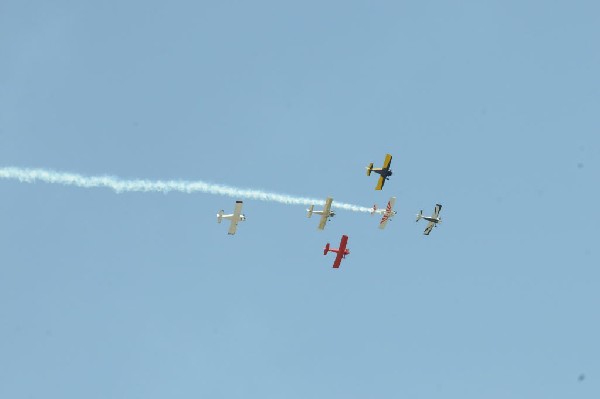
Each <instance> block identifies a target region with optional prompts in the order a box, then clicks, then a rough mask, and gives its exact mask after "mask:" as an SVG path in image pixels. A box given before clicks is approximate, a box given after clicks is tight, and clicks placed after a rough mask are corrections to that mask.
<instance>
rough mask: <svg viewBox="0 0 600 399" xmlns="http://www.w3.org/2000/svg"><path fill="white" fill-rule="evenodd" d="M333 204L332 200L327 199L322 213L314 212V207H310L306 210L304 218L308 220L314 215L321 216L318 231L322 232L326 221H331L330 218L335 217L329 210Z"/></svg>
mask: <svg viewBox="0 0 600 399" xmlns="http://www.w3.org/2000/svg"><path fill="white" fill-rule="evenodd" d="M332 202H333V198H331V197H327V199H326V200H325V207H324V208H323V210H322V211H315V210H314V209H315V206H314V205H311V206H310V208H308V209H307V210H306V211H307V212H308V213H307V214H306V217H307V218H309V217H311V216H312V215H313V213H314V214H317V215H321V220H320V221H319V230H323V229H325V224H326V223H327V221H328V220H331V219H330V218H332V217H334V216H335V212H333V211H332V210H331V203H332Z"/></svg>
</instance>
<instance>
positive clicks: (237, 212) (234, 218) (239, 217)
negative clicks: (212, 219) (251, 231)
mask: <svg viewBox="0 0 600 399" xmlns="http://www.w3.org/2000/svg"><path fill="white" fill-rule="evenodd" d="M242 204H243V202H242V201H235V209H234V210H233V213H231V214H229V215H225V214H224V212H225V211H224V210H222V209H221V210H220V211H219V212H218V213H217V223H221V220H223V219H227V220H231V224H230V225H229V231H228V232H227V234H231V235H234V234H235V231H236V230H237V224H238V222H240V221H242V222H243V221H244V220H246V215H244V214H243V213H242Z"/></svg>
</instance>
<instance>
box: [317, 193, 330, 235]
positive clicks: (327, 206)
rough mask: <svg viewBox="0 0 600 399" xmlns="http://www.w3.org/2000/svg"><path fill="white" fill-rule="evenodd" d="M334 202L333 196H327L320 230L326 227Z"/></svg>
mask: <svg viewBox="0 0 600 399" xmlns="http://www.w3.org/2000/svg"><path fill="white" fill-rule="evenodd" d="M332 202H333V198H331V197H327V199H326V200H325V207H324V208H323V214H322V215H321V220H319V230H323V229H325V224H327V220H329V212H331V203H332Z"/></svg>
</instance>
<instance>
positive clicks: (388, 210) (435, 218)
mask: <svg viewBox="0 0 600 399" xmlns="http://www.w3.org/2000/svg"><path fill="white" fill-rule="evenodd" d="M391 164H392V155H391V154H386V156H385V159H384V161H383V166H382V167H381V168H374V167H373V163H370V164H369V166H367V168H366V169H367V176H370V175H371V173H372V172H375V173H377V174H378V175H379V180H378V181H377V185H376V186H375V190H381V189H383V186H384V184H385V182H386V181H387V180H389V178H390V176H392V169H391V168H390V166H391ZM332 204H333V198H331V197H327V198H326V199H325V205H324V206H323V209H321V210H315V209H314V208H315V206H314V205H311V206H310V207H309V208H308V209H307V210H306V211H307V214H306V217H308V218H310V217H311V216H312V215H313V214H316V215H319V216H320V218H319V225H318V226H317V228H318V229H319V230H324V229H325V225H326V224H327V222H328V221H331V218H333V217H334V216H335V212H334V211H333V210H332V209H331V206H332ZM395 204H396V197H391V198H390V199H389V201H388V203H387V206H386V207H385V208H381V209H379V208H377V204H375V205H373V208H371V215H375V214H378V215H381V219H380V221H379V228H380V229H381V230H383V229H385V227H386V226H387V224H388V222H389V221H391V220H392V219H393V218H394V216H396V214H397V211H395V210H394V206H395ZM242 206H243V202H242V201H236V202H235V207H234V209H233V213H232V214H225V213H224V212H225V211H224V210H220V211H219V212H218V213H217V223H221V221H222V220H223V219H225V220H229V221H230V224H229V230H228V231H227V234H230V235H234V234H235V233H236V231H237V225H238V223H239V222H243V221H245V220H246V216H245V215H244V214H243V213H242ZM441 210H442V205H441V204H436V205H435V208H434V210H433V214H432V215H431V216H424V215H423V211H422V210H421V211H419V213H418V214H417V220H416V221H417V222H418V221H419V220H421V219H424V220H426V221H428V222H429V223H428V224H427V226H426V227H425V231H424V232H423V234H424V235H426V236H427V235H429V233H431V231H432V230H433V228H434V227H437V225H438V223H441V222H442V218H441V217H440V211H441ZM329 252H333V253H335V254H336V257H335V260H334V261H333V268H335V269H337V268H339V267H340V264H341V262H342V259H345V258H346V255H349V254H350V249H349V248H348V236H347V235H345V234H344V235H342V238H341V240H340V245H339V247H338V248H331V247H330V244H329V243H327V245H326V246H325V248H324V250H323V255H327V254H328V253H329Z"/></svg>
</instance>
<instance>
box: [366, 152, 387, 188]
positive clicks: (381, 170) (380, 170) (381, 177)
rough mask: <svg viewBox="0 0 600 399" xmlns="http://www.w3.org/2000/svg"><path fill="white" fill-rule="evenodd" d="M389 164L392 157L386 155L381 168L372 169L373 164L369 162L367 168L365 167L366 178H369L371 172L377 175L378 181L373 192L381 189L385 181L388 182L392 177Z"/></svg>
mask: <svg viewBox="0 0 600 399" xmlns="http://www.w3.org/2000/svg"><path fill="white" fill-rule="evenodd" d="M391 163H392V155H391V154H386V155H385V160H384V161H383V167H382V168H374V167H373V162H371V163H370V164H369V166H367V176H371V172H375V173H377V174H378V175H379V181H378V182H377V185H376V186H375V190H381V189H382V188H383V185H384V184H385V181H386V180H389V178H390V176H391V175H392V170H391V169H390V165H391Z"/></svg>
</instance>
